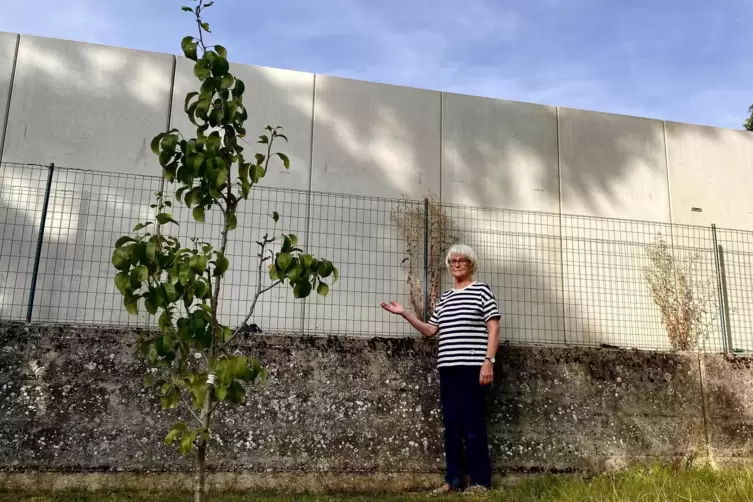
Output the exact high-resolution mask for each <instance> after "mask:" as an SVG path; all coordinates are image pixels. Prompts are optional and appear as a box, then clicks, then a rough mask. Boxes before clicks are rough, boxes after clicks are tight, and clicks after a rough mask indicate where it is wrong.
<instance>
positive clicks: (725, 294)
mask: <svg viewBox="0 0 753 502" xmlns="http://www.w3.org/2000/svg"><path fill="white" fill-rule="evenodd" d="M716 249H717V250H718V254H719V277H720V279H721V280H722V282H721V287H722V308H723V309H724V329H725V332H726V340H727V347H728V348H729V351H730V352H735V347H734V346H733V345H732V321H731V319H730V315H729V290H728V289H727V267H725V266H724V246H722V245H721V244H719V245H717V246H716Z"/></svg>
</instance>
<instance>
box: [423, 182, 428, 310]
mask: <svg viewBox="0 0 753 502" xmlns="http://www.w3.org/2000/svg"><path fill="white" fill-rule="evenodd" d="M423 291H424V298H423V302H424V316H423V317H424V319H423V320H424V322H428V320H429V198H428V197H425V198H424V288H423Z"/></svg>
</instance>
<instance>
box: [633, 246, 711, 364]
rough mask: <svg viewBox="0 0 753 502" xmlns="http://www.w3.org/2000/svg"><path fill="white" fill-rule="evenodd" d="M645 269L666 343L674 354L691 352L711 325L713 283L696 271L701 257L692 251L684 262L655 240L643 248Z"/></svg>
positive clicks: (703, 337) (667, 247)
mask: <svg viewBox="0 0 753 502" xmlns="http://www.w3.org/2000/svg"><path fill="white" fill-rule="evenodd" d="M646 253H647V255H648V258H649V265H648V266H647V267H645V269H644V273H645V277H646V281H647V282H648V285H649V289H650V290H651V296H652V298H653V300H654V303H656V305H657V306H658V307H659V310H660V311H661V316H662V322H663V324H664V327H665V329H666V331H667V336H668V338H669V343H670V345H671V346H672V348H673V349H674V350H683V351H687V350H695V349H697V348H698V343H699V341H700V340H702V339H705V338H706V337H708V329H709V326H710V325H711V323H712V322H713V320H714V319H713V317H712V316H711V315H710V314H711V313H712V307H713V304H712V302H713V282H712V280H711V279H703V278H702V274H701V273H699V271H698V268H699V267H698V266H699V262H700V261H701V255H700V253H699V252H697V251H693V252H692V253H690V255H688V256H687V257H686V258H685V259H679V258H677V257H675V255H674V254H673V253H672V251H671V249H670V247H669V246H668V245H667V243H666V241H665V240H664V239H663V238H662V237H661V236H657V237H656V239H654V242H653V243H652V244H650V245H649V246H648V247H647V250H646Z"/></svg>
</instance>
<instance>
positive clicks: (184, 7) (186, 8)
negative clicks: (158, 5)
mask: <svg viewBox="0 0 753 502" xmlns="http://www.w3.org/2000/svg"><path fill="white" fill-rule="evenodd" d="M181 10H182V11H183V12H193V9H192V8H191V7H186V6H185V5H184V6H183V7H181Z"/></svg>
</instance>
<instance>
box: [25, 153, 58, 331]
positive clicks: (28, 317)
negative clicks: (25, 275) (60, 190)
mask: <svg viewBox="0 0 753 502" xmlns="http://www.w3.org/2000/svg"><path fill="white" fill-rule="evenodd" d="M54 172H55V164H54V163H53V164H50V167H49V168H48V170H47V186H46V187H45V189H44V201H43V202H42V218H41V219H40V221H39V234H38V235H37V251H36V253H35V254H34V268H33V269H32V272H31V285H30V287H29V303H28V304H27V306H26V322H31V315H32V313H33V312H34V295H35V293H36V291H37V277H38V275H39V261H40V259H41V257H42V243H43V242H44V225H45V222H46V221H47V206H48V205H49V203H50V191H51V189H52V176H53V173H54Z"/></svg>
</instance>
